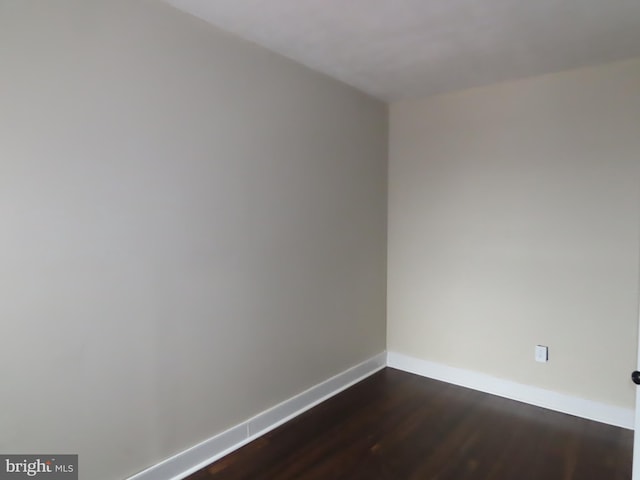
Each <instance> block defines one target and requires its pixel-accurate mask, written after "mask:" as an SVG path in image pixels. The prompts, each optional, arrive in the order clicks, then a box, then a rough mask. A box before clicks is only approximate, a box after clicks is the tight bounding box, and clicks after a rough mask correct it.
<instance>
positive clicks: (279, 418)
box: [128, 352, 387, 480]
mask: <svg viewBox="0 0 640 480" xmlns="http://www.w3.org/2000/svg"><path fill="white" fill-rule="evenodd" d="M386 363H387V354H386V352H382V353H380V354H378V355H376V356H374V357H371V358H369V359H368V360H365V361H364V362H362V363H359V364H358V365H355V366H354V367H351V368H349V369H348V370H345V371H344V372H341V373H339V374H337V375H335V376H333V377H331V378H329V379H327V380H325V381H323V382H321V383H319V384H317V385H315V386H313V387H311V388H309V389H308V390H305V391H304V392H302V393H300V394H298V395H295V396H293V397H291V398H289V399H287V400H285V401H284V402H282V403H280V404H278V405H276V406H274V407H272V408H269V409H268V410H265V411H264V412H262V413H259V414H258V415H256V416H255V417H252V418H249V419H248V420H246V421H244V422H242V423H240V424H238V425H236V426H234V427H232V428H230V429H228V430H226V431H224V432H222V433H219V434H218V435H215V436H213V437H211V438H209V439H207V440H205V441H203V442H201V443H199V444H198V445H195V446H193V447H191V448H189V449H187V450H184V451H183V452H180V453H178V454H177V455H174V456H172V457H170V458H168V459H166V460H164V461H162V462H160V463H158V464H156V465H153V466H152V467H149V468H147V469H146V470H143V471H142V472H140V473H137V474H136V475H134V476H132V477H129V479H128V480H181V479H183V478H185V477H186V476H188V475H190V474H192V473H194V472H196V471H198V470H200V469H201V468H203V467H206V466H207V465H209V464H210V463H212V462H215V461H216V460H218V459H219V458H222V457H224V456H225V455H227V454H229V453H231V452H233V451H234V450H237V449H238V448H240V447H242V446H243V445H245V444H247V443H249V442H251V441H253V440H255V439H256V438H258V437H260V436H262V435H264V434H265V433H267V432H269V431H270V430H273V429H274V428H276V427H278V426H280V425H282V424H283V423H285V422H288V421H289V420H291V419H292V418H294V417H297V416H298V415H300V414H301V413H303V412H305V411H307V410H309V409H310V408H313V407H315V406H316V405H318V404H319V403H321V402H323V401H325V400H327V399H328V398H331V397H333V396H334V395H336V394H338V393H340V392H341V391H343V390H345V389H347V388H349V387H350V386H352V385H354V384H356V383H358V382H359V381H361V380H364V379H365V378H367V377H369V376H371V375H373V374H374V373H376V372H378V371H379V370H382V369H383V368H384V367H385V366H386Z"/></svg>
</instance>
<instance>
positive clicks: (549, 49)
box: [166, 0, 640, 101]
mask: <svg viewBox="0 0 640 480" xmlns="http://www.w3.org/2000/svg"><path fill="white" fill-rule="evenodd" d="M166 1H168V3H170V4H172V5H173V6H175V7H177V8H179V9H181V10H184V11H186V12H189V13H191V14H193V15H195V16H197V17H200V18H202V19H204V20H206V21H207V22H209V23H212V24H214V25H216V26H218V27H220V28H222V29H224V30H227V31H229V32H232V33H235V34H237V35H238V36H240V37H244V38H245V39H248V40H251V41H253V42H255V43H257V44H260V45H263V46H265V47H267V48H269V49H271V50H273V51H276V52H279V53H281V54H283V55H285V56H287V57H290V58H292V59H294V60H296V61H298V62H300V63H302V64H304V65H307V66H309V67H311V68H313V69H315V70H319V71H321V72H324V73H326V74H327V75H330V76H332V77H334V78H337V79H339V80H342V81H343V82H345V83H348V84H350V85H353V86H354V87H357V88H359V89H360V90H363V91H365V92H368V93H369V94H371V95H373V96H375V97H378V98H380V99H382V100H386V101H396V100H403V99H410V98H416V97H424V96H428V95H434V94H438V93H443V92H447V91H453V90H460V89H464V88H469V87H474V86H480V85H487V84H490V83H496V82H500V81H505V80H512V79H516V78H522V77H527V76H531V75H538V74H543V73H549V72H555V71H559V70H565V69H569V68H574V67H581V66H586V65H593V64H599V63H605V62H608V61H614V60H618V59H624V58H630V57H635V56H640V0H166Z"/></svg>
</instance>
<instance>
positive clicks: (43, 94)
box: [0, 0, 387, 480]
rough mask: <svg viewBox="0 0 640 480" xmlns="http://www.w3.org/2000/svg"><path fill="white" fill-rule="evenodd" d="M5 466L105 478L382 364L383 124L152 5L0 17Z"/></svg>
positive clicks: (65, 7) (2, 0)
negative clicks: (44, 458) (367, 362)
mask: <svg viewBox="0 0 640 480" xmlns="http://www.w3.org/2000/svg"><path fill="white" fill-rule="evenodd" d="M0 65H1V70H2V74H1V75H0V112H1V114H0V159H1V160H0V168H1V175H0V219H1V223H2V234H1V235H0V265H1V266H2V268H1V269H0V272H1V273H0V325H1V326H2V331H1V334H0V336H1V339H2V340H1V347H0V378H1V379H2V380H1V382H0V384H1V387H0V432H1V433H0V451H1V452H3V453H51V452H54V453H55V452H58V453H64V452H66V453H74V452H76V453H79V454H80V465H81V476H82V478H91V479H94V480H101V479H104V480H106V479H114V478H124V477H126V476H128V475H130V474H133V473H135V472H137V471H139V470H141V469H143V468H145V467H147V466H149V465H152V464H154V463H156V462H158V461H160V460H162V459H164V458H166V457H168V456H170V455H171V454H174V453H177V452H178V451H181V450H183V449H185V448H187V447H190V446H192V445H194V444H196V443H198V442H200V441H201V440H204V439H206V438H209V437H210V436H212V435H214V434H215V433H218V432H220V431H222V430H224V429H226V428H227V427H229V426H231V425H234V424H236V423H238V422H240V421H242V420H244V419H246V418H248V417H250V416H252V415H254V414H256V413H258V412H260V411H262V410H264V409H266V408H268V407H270V406H272V405H274V404H276V403H278V402H280V401H282V400H284V399H286V398H289V397H291V396H292V395H294V394H296V393H298V392H300V391H302V390H304V389H306V388H308V387H310V386H312V385H314V384H316V383H318V382H320V381H322V380H324V379H326V378H328V377H330V376H332V375H334V374H336V373H338V372H340V371H343V370H345V369H346V368H348V367H350V366H352V365H355V364H357V363H359V362H361V361H362V360H364V359H366V358H368V357H370V356H371V355H374V354H377V353H379V352H381V351H382V350H384V348H385V296H386V294H385V288H386V280H385V278H386V207H385V206H386V184H387V178H386V175H387V174H386V172H387V144H386V138H387V108H386V106H385V105H384V104H382V103H380V102H378V101H376V100H373V99H371V98H370V97H367V96H365V95H363V94H361V93H358V92H356V91H355V90H353V89H351V88H349V87H346V86H344V85H342V84H340V83H338V82H335V81H333V80H330V79H328V78H327V77H324V76H322V75H319V74H316V73H313V72H311V71H310V70H307V69H306V68H304V67H301V66H298V65H296V64H294V63H293V62H291V61H289V60H286V59H284V58H282V57H279V56H277V55H275V54H272V53H269V52H267V51H265V50H263V49H261V48H258V47H257V46H254V45H252V44H249V43H246V42H242V41H240V40H237V39H235V38H233V37H231V36H230V35H228V34H225V33H222V32H219V31H217V30H215V29H214V28H212V27H211V26H209V25H207V24H205V23H204V22H201V21H200V20H197V19H195V18H192V17H190V16H188V15H186V14H183V13H181V12H178V11H176V10H174V9H173V8H171V7H170V6H168V5H165V4H162V3H160V2H154V1H131V0H110V1H93V0H90V1H87V0H57V1H55V2H45V1H37V0H0Z"/></svg>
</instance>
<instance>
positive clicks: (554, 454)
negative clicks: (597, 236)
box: [188, 368, 633, 480]
mask: <svg viewBox="0 0 640 480" xmlns="http://www.w3.org/2000/svg"><path fill="white" fill-rule="evenodd" d="M632 443H633V432H632V431H630V430H624V429H621V428H616V427H611V426H608V425H603V424H600V423H596V422H591V421H588V420H583V419H580V418H577V417H572V416H569V415H563V414H561V413H556V412H552V411H549V410H545V409H542V408H538V407H533V406H530V405H526V404H522V403H519V402H515V401H512V400H507V399H504V398H500V397H495V396H491V395H487V394H484V393H480V392H476V391H473V390H468V389H465V388H461V387H456V386H453V385H449V384H446V383H442V382H437V381H435V380H429V379H425V378H422V377H419V376H416V375H412V374H409V373H405V372H401V371H398V370H394V369H391V368H386V369H384V370H382V371H380V372H378V373H376V374H375V375H373V376H371V377H369V378H368V379H366V380H364V381H363V382H360V383H359V384H357V385H355V386H353V387H352V388H350V389H348V390H346V391H344V392H342V393H340V394H339V395H337V396H335V397H333V398H331V399H329V400H327V401H326V402H324V403H322V404H320V405H318V406H317V407H315V408H313V409H311V410H309V411H308V412H306V413H304V414H302V415H301V416H299V417H297V418H295V419H293V420H292V421H290V422H288V423H286V424H284V425H283V426H281V427H279V428H277V429H276V430H273V431H271V432H270V433H268V434H267V435H265V436H263V437H261V438H259V439H257V440H256V441H254V442H252V443H250V444H248V445H246V446H244V447H243V448H241V449H239V450H237V451H236V452H234V453H232V454H230V455H228V456H226V457H224V458H222V459H221V460H219V461H217V462H215V463H213V464H211V465H210V466H208V467H206V468H204V469H202V470H201V471H199V472H196V473H195V474H193V475H191V476H190V477H188V479H189V480H214V479H215V480H241V479H242V480H256V479H265V480H274V479H276V480H287V479H310V480H315V479H317V480H338V479H344V480H359V479H362V480H375V479H380V480H404V479H407V480H629V479H631V458H632Z"/></svg>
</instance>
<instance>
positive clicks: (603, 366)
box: [387, 59, 640, 408]
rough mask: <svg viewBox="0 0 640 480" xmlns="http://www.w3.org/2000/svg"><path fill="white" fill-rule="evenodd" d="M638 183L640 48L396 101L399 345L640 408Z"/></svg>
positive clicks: (392, 282)
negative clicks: (574, 66) (639, 358)
mask: <svg viewBox="0 0 640 480" xmlns="http://www.w3.org/2000/svg"><path fill="white" fill-rule="evenodd" d="M639 188H640V59H636V60H632V61H627V62H622V63H614V64H609V65H603V66H599V67H596V68H587V69H581V70H574V71H567V72H563V73H558V74H553V75H546V76H541V77H537V78H531V79H526V80H521V81H515V82H512V83H505V84H500V85H494V86H489V87H483V88H477V89H472V90H467V91H463V92H458V93H453V94H447V95H442V96H437V97H432V98H428V99H424V100H421V101H414V102H403V103H396V104H393V105H392V106H391V108H390V170H389V237H388V242H389V264H388V318H387V324H388V349H389V350H390V351H395V352H399V353H402V354H405V355H409V356H412V357H416V358H419V359H423V360H429V361H434V362H439V363H442V364H446V365H450V366H455V367H459V368H465V369H469V370H472V371H476V372H482V373H486V374H490V375H493V376H496V377H499V378H504V379H508V380H512V381H516V382H520V383H525V384H529V385H534V386H539V387H543V388H547V389H552V390H555V391H558V392H563V393H568V394H572V395H575V396H579V397H583V398H586V399H591V400H596V401H600V402H604V403H608V404H612V405H618V406H624V407H630V408H633V401H634V387H633V385H632V384H631V382H630V381H629V374H630V372H631V370H633V369H634V367H635V364H636V349H637V343H636V342H637V324H638V289H639V285H638V278H639V272H638V262H639V259H638V252H639V250H640V240H639V234H638V230H639V223H640V196H639ZM536 344H544V345H548V346H549V347H550V362H549V363H548V364H541V363H535V362H534V345H536Z"/></svg>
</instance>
